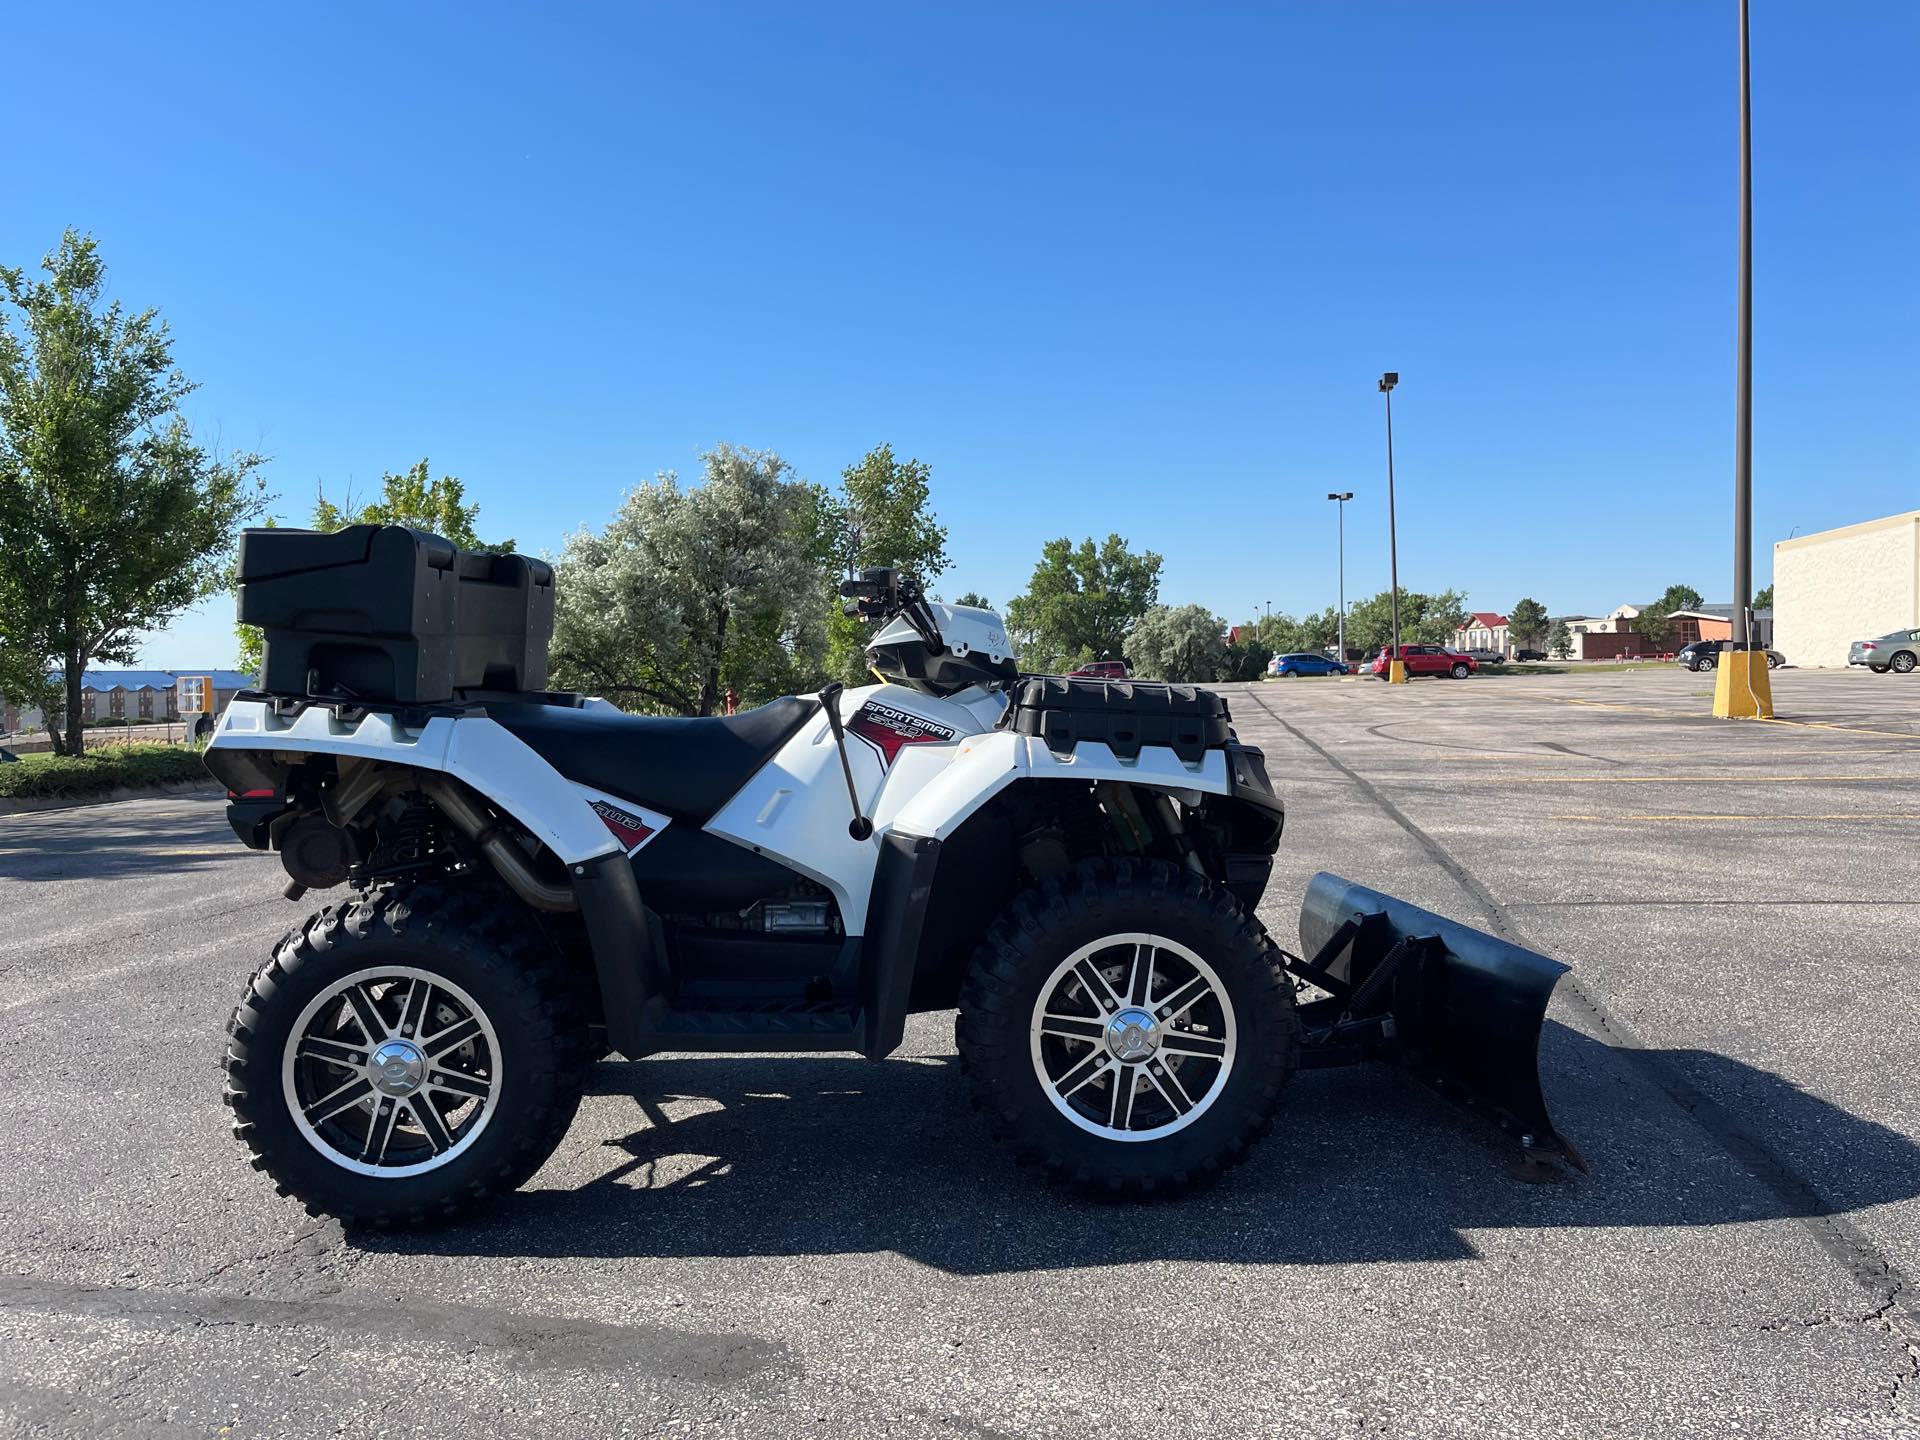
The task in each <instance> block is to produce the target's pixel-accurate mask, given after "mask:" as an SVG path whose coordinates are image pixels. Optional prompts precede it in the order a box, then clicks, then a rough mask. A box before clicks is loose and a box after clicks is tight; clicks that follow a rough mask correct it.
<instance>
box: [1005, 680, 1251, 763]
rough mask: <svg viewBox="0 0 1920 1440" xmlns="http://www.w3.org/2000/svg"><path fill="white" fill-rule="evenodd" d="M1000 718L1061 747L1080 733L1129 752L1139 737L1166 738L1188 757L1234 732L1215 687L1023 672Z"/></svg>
mask: <svg viewBox="0 0 1920 1440" xmlns="http://www.w3.org/2000/svg"><path fill="white" fill-rule="evenodd" d="M1000 723H1001V725H1003V726H1004V727H1006V728H1007V729H1009V730H1012V731H1013V732H1014V733H1015V734H1019V735H1031V736H1033V737H1035V738H1036V739H1039V740H1044V741H1046V744H1047V748H1048V749H1049V750H1052V751H1055V752H1057V753H1059V754H1066V753H1067V752H1068V751H1071V750H1072V749H1073V747H1074V746H1075V745H1076V744H1078V743H1079V742H1080V741H1082V740H1097V741H1099V742H1100V743H1101V744H1103V745H1106V746H1109V747H1110V748H1111V749H1112V750H1113V753H1114V754H1115V755H1117V756H1119V757H1120V758H1121V759H1122V760H1131V759H1133V758H1134V757H1135V756H1137V755H1139V753H1140V747H1141V746H1142V745H1165V746H1168V747H1169V748H1171V749H1172V751H1173V753H1174V754H1176V755H1178V756H1179V757H1180V758H1181V759H1182V760H1185V761H1187V762H1188V763H1190V764H1191V763H1192V762H1194V761H1197V760H1198V759H1200V757H1201V756H1203V755H1205V754H1206V753H1207V751H1209V750H1218V749H1219V748H1220V747H1221V746H1223V745H1225V744H1226V743H1227V741H1228V740H1229V739H1230V738H1231V737H1232V735H1233V728H1232V723H1231V717H1230V716H1229V715H1228V713H1227V702H1226V701H1225V700H1223V699H1221V698H1220V696H1218V695H1216V694H1214V693H1213V691H1211V690H1202V689H1200V688H1199V687H1198V686H1195V685H1166V684H1162V683H1160V682H1158V681H1149V680H1075V679H1071V678H1069V677H1067V676H1063V675H1027V676H1022V677H1021V680H1020V683H1019V684H1018V685H1017V686H1015V687H1014V692H1013V704H1012V705H1011V706H1009V707H1008V709H1007V713H1006V714H1005V715H1004V716H1002V717H1001V720H1000Z"/></svg>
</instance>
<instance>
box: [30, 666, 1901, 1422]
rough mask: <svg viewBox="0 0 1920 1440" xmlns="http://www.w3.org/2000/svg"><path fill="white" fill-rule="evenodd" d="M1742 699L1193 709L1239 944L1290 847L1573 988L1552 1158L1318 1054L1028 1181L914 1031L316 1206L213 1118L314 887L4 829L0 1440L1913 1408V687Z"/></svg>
mask: <svg viewBox="0 0 1920 1440" xmlns="http://www.w3.org/2000/svg"><path fill="white" fill-rule="evenodd" d="M1775 686H1776V697H1777V700H1778V702H1779V706H1780V712H1781V714H1782V716H1783V717H1785V718H1787V719H1790V720H1793V721H1794V722H1795V723H1793V724H1784V725H1778V726H1772V725H1768V726H1762V725H1751V724H1734V725H1728V724H1716V723H1715V722H1712V721H1711V720H1707V719H1704V718H1702V717H1703V716H1704V713H1705V709H1706V701H1705V694H1706V691H1707V690H1708V689H1709V687H1710V677H1694V676H1691V675H1687V674H1685V673H1684V672H1678V671H1675V672H1673V673H1664V672H1661V673H1638V674H1634V673H1629V674H1614V675H1594V676H1583V677H1581V676H1569V677H1539V678H1534V679H1499V680H1496V679H1491V678H1486V679H1476V680H1473V681H1467V682H1449V681H1435V682H1422V683H1416V684H1415V685H1412V686H1409V687H1407V689H1406V690H1405V691H1389V690H1388V689H1387V687H1385V686H1380V685H1376V684H1372V683H1368V682H1357V681H1356V682H1338V681H1301V682H1293V683H1289V682H1285V681H1282V682H1273V683H1268V684H1265V685H1262V686H1252V687H1223V688H1225V689H1227V690H1228V691H1229V693H1230V697H1231V701H1232V704H1233V707H1234V714H1235V720H1236V724H1237V726H1238V728H1239V730H1240V733H1241V735H1242V736H1243V737H1244V738H1247V739H1251V740H1254V741H1256V742H1257V743H1259V744H1261V745H1263V746H1264V747H1266V749H1267V752H1268V761H1269V768H1270V770H1271V772H1272V774H1273V776H1274V779H1275V783H1276V786H1277V787H1278V788H1280V789H1281V790H1282V792H1283V793H1284V794H1285V796H1286V799H1287V802H1288V808H1289V822H1288V831H1287V836H1286V840H1285V842H1284V844H1283V847H1282V851H1281V854H1280V857H1279V862H1278V864H1277V866H1276V869H1275V874H1274V878H1273V883H1272V886H1271V887H1270V890H1269V893H1268V901H1267V903H1266V904H1265V905H1264V906H1263V907H1262V915H1263V918H1264V919H1265V920H1266V922H1267V924H1268V925H1269V927H1270V928H1271V929H1272V931H1273V933H1274V935H1275V937H1276V939H1278V940H1279V941H1280V942H1281V943H1282V944H1285V945H1288V946H1292V945H1294V944H1295V942H1296V939H1297V936H1296V930H1295V907H1296V906H1297V904H1298V899H1299V896H1300V893H1301V891H1302V889H1303V888H1304V886H1305V883H1306V881H1307V879H1308V878H1309V877H1310V876H1311V874H1312V873H1313V872H1314V871H1315V870H1318V869H1329V870H1334V871H1336V872H1338V873H1341V874H1344V875H1348V876H1351V877H1353V878H1355V879H1359V880H1361V881H1363V882H1364V883H1367V884H1369V885H1373V886H1375V887H1376V888H1379V889H1384V890H1388V891H1391V892H1393V893H1395V894H1399V895H1402V896H1405V897H1406V898H1408V899H1410V900H1413V901H1415V902H1416V903H1419V904H1423V905H1426V906H1429V907H1430V908H1433V909H1436V910H1439V911H1442V912H1444V913H1446V914H1448V915H1450V916H1452V917H1454V918H1456V919H1459V920H1462V921H1464V922H1466V923H1469V924H1474V925H1478V926H1481V927H1483V928H1488V929H1492V930H1495V931H1498V932H1501V933H1505V934H1507V935H1509V936H1510V937H1511V938H1514V939H1516V940H1518V941H1520V942H1521V943H1525V944H1529V945H1532V946H1535V947H1536V948H1540V949H1543V950H1545V951H1547V952H1548V953H1550V954H1553V955H1555V956H1556V957H1557V958H1559V959H1562V960H1564V961H1566V962H1567V963H1568V964H1569V965H1571V966H1572V967H1573V969H1572V973H1571V975H1570V976H1569V977H1568V979H1567V980H1566V981H1563V982H1562V985H1561V987H1560V990H1559V992H1558V993H1557V995H1556V998H1555V1002H1554V1006H1553V1009H1552V1011H1551V1012H1550V1017H1549V1024H1548V1028H1547V1034H1546V1036H1545V1040H1544V1043H1543V1053H1542V1066H1543V1069H1544V1071H1545V1074H1546V1083H1547V1093H1548V1097H1549V1100H1550V1102H1551V1104H1552V1105H1553V1107H1554V1112H1555V1118H1556V1122H1557V1123H1558V1125H1559V1126H1560V1128H1561V1129H1562V1130H1563V1131H1565V1132H1566V1133H1567V1134H1568V1135H1570V1136H1571V1137H1572V1138H1574V1139H1575V1140H1576V1141H1577V1143H1578V1144H1579V1145H1580V1147H1581V1149H1582V1150H1583V1151H1584V1153H1585V1154H1586V1156H1587V1158H1588V1160H1589V1162H1590V1164H1591V1165H1592V1173H1591V1174H1589V1175H1587V1176H1584V1177H1578V1178H1575V1179H1571V1180H1567V1181H1564V1182H1563V1183H1558V1184H1550V1185H1526V1184H1521V1183H1518V1182H1517V1181H1516V1180H1515V1179H1513V1178H1511V1177H1510V1176H1509V1174H1508V1173H1507V1167H1506V1162H1507V1160H1508V1158H1509V1157H1508V1152H1507V1150H1506V1149H1505V1148H1504V1146H1503V1143H1502V1142H1501V1141H1500V1139H1499V1137H1498V1136H1497V1135H1495V1134H1493V1133H1492V1132H1490V1131H1486V1130H1484V1129H1482V1128H1480V1127H1479V1126H1477V1125H1476V1124H1475V1123H1473V1122H1471V1121H1469V1120H1466V1119H1463V1118H1462V1117H1460V1116H1459V1115H1457V1114H1456V1113H1455V1112H1453V1111H1452V1110H1450V1109H1449V1108H1448V1107H1446V1106H1445V1105H1443V1104H1441V1103H1440V1102H1439V1101H1437V1100H1435V1099H1433V1098H1432V1097H1430V1096H1429V1095H1428V1094H1427V1093H1426V1092H1424V1091H1422V1090H1420V1089H1419V1088H1418V1087H1416V1086H1414V1085H1413V1084H1412V1083H1411V1082H1410V1081H1408V1080H1407V1079H1406V1078H1405V1077H1403V1076H1401V1075H1398V1074H1396V1073H1392V1072H1386V1071H1377V1070H1362V1071H1348V1072H1339V1071H1335V1072H1314V1073H1308V1074H1304V1075H1302V1076H1301V1077H1300V1079H1299V1081H1298V1082H1297V1084H1296V1086H1295V1089H1294V1092H1293V1095H1292V1097H1291V1101H1290V1103H1289V1105H1288V1106H1287V1108H1286V1109H1285V1110H1284V1111H1283V1112H1282V1114H1281V1116H1280V1117H1279V1119H1278V1121H1277V1122H1276V1124H1275V1127H1274V1130H1273V1132H1272V1134H1271V1135H1269V1137H1268V1138H1267V1139H1266V1141H1265V1142H1264V1143H1263V1144H1262V1146H1261V1147H1260V1148H1259V1150H1258V1151H1257V1152H1256V1154H1255V1156H1254V1158H1253V1159H1252V1160H1251V1161H1250V1162H1249V1163H1248V1164H1247V1165H1245V1166H1243V1167H1242V1168H1241V1169H1239V1170H1237V1171H1235V1172H1234V1173H1233V1174H1232V1175H1231V1176H1229V1177H1228V1178H1227V1180H1226V1181H1225V1182H1224V1183H1222V1184H1221V1185H1220V1186H1218V1187H1217V1188H1215V1189H1213V1190H1211V1191H1209V1192H1207V1193H1205V1194H1203V1195H1200V1196H1197V1197H1193V1198H1191V1199H1188V1200H1183V1201H1178V1202H1174V1203H1171V1204H1166V1205H1160V1206H1149V1207H1116V1206H1109V1205H1099V1204H1091V1203H1086V1202H1082V1201H1078V1200H1074V1199H1070V1198H1067V1197H1065V1196H1062V1195H1060V1194H1058V1193H1056V1192H1054V1191H1051V1190H1049V1189H1047V1188H1046V1187H1044V1186H1042V1185H1040V1184H1039V1183H1038V1182H1036V1181H1034V1180H1033V1179H1031V1178H1029V1177H1028V1176H1027V1175H1025V1174H1024V1173H1022V1172H1019V1171H1017V1170H1015V1169H1014V1168H1013V1167H1012V1166H1011V1165H1010V1164H1009V1163H1008V1162H1007V1160H1006V1158H1005V1157H1004V1156H1003V1155H1002V1154H1000V1153H999V1152H998V1151H997V1150H996V1149H994V1148H993V1147H992V1145H991V1143H990V1142H989V1141H988V1140H987V1138H986V1136H985V1135H984V1133H983V1131H982V1130H981V1128H980V1126H979V1125H978V1124H977V1122H976V1121H975V1120H974V1119H973V1117H972V1116H971V1115H970V1114H969V1113H968V1112H967V1110H966V1108H965V1105H964V1102H963V1099H962V1097H961V1093H960V1087H959V1083H958V1076H957V1074H956V1072H955V1069H954V1066H953V1064H952V1043H951V1039H952V1017H951V1015H932V1016H922V1017H917V1018H916V1019H915V1020H914V1021H913V1022H912V1023H911V1025H910V1027H909V1030H908V1035H907V1043H906V1046H905V1047H904V1049H903V1050H902V1052H901V1053H900V1054H899V1055H898V1056H896V1057H895V1058H893V1059H891V1060H889V1061H887V1062H885V1063H883V1064H879V1065H875V1064H872V1063H869V1062H866V1061H861V1060H856V1059H851V1058H843V1057H834V1056H826V1057H787V1056H767V1057H754V1056H742V1057H730V1056H718V1057H714V1056H669V1057H660V1058H656V1059H651V1060H648V1061H644V1062H641V1063H639V1064H625V1063H613V1064H606V1065H603V1066H600V1067H599V1068H598V1070H597V1071H596V1073H595V1076H594V1079H593V1082H592V1085H591V1087H590V1093H589V1096H588V1098H587V1100H586V1102H585V1104H584V1105H583V1107H582V1111H581V1115H580V1118H579V1120H578V1122H577V1123H576V1125H575V1126H574V1129H573V1131H572V1133H571V1134H570V1135H569V1137H568V1139H567V1141H566V1142H565V1144H564V1145H563V1146H562V1148H561V1149H560V1151H559V1152H558V1153H557V1154H556V1155H555V1157H554V1159H553V1160H552V1162H550V1163H549V1164H548V1165H547V1167H546V1168H545V1169H544V1170H543V1171H542V1172H541V1173H540V1175H539V1176H537V1177H536V1179H535V1180H534V1182H533V1183H532V1184H531V1185H530V1186H529V1187H528V1188H527V1189H526V1190H525V1191H524V1192H522V1193H520V1194H518V1195H515V1196H512V1197H508V1198H507V1199H506V1200H505V1201H503V1202H502V1203H501V1204H500V1205H498V1206H496V1207H495V1208H494V1209H492V1210H490V1211H488V1212H487V1213H485V1214H483V1215H481V1216H478V1217H476V1218H475V1219H473V1220H471V1221H468V1222H466V1223H464V1224H462V1225H459V1226H456V1227H453V1228H449V1229H445V1230H440V1231H433V1232H428V1233H424V1234H419V1235H392V1236H348V1235H345V1234H343V1233H342V1232H341V1230H340V1228H339V1226H337V1225H336V1224H334V1223H333V1222H331V1221H316V1220H314V1219H313V1218H311V1217H309V1216H307V1215H306V1214H304V1212H302V1211H300V1210H299V1209H298V1208H297V1207H296V1206H294V1205H293V1204H291V1203H290V1202H287V1201H283V1200H280V1199H277V1198H276V1197H275V1196H274V1195H273V1193H272V1190H271V1188H270V1186H268V1185H267V1183H266V1182H265V1181H264V1180H263V1179H262V1177H260V1176H258V1175H256V1174H255V1173H253V1172H252V1171H251V1170H249V1169H248V1168H247V1165H246V1163H245V1159H244V1155H243V1152H242V1150H241V1149H240V1147H239V1146H238V1145H237V1144H236V1143H235V1142H233V1141H232V1139H231V1138H230V1137H229V1136H228V1134H227V1131H226V1123H225V1116H224V1113H223V1111H222V1109H221V1107H220V1105H219V1098H218V1097H219V1088H220V1076H219V1071H218V1067H217V1063H216V1062H217V1057H218V1053H219V1048H220V1040H221V1026H222V1025H223V1023H224V1021H225V1019H226V1016H227V1013H228V1011H229V1010H230V1008H231V1006H232V1004H233V1002H234V1000H235V998H236V997H237V996H238V993H239V991H240V988H241V986H242V985H243V983H244V981H245V979H246V976H247V974H248V972H249V971H250V970H251V969H252V967H253V966H254V965H255V964H256V963H257V961H258V959H259V958H260V956H261V955H262V954H263V953H264V952H265V951H266V949H267V948H268V947H269V946H270V945H271V944H272V942H273V941H274V940H275V939H276V938H277V937H278V936H279V934H280V933H282V932H283V931H284V930H285V929H286V928H288V927H289V926H290V925H292V924H293V923H294V922H295V920H296V919H297V918H298V917H299V915H300V914H302V913H304V911H305V910H306V908H307V907H308V905H309V904H311V903H313V902H312V901H311V900H310V901H308V902H303V903H302V905H300V906H298V907H296V906H292V905H288V904H287V903H285V902H284V901H283V900H282V899H281V898H280V896H279V890H280V887H281V885H282V884H283V883H284V877H282V876H281V874H280V872H279V869H278V867H277V866H276V865H275V864H274V863H273V862H272V861H271V860H270V859H267V858H264V857H260V856H256V855H252V854H250V853H248V852H246V851H244V850H242V849H241V848H240V847H239V846H238V845H237V843H235V842H233V841H232V840H231V838H230V837H229V836H228V834H227V832H226V829H225V825H224V822H223V820H222V818H221V814H220V805H219V802H218V801H217V800H214V799H211V798H204V797H177V798H168V799H157V800H141V801H131V802H123V803H119V804H114V805H108V806H98V807H90V808H86V809H76V810H70V811H59V812H46V813H42V814H36V815H21V816H13V817H5V818H0V1436H12V1435H22V1436H39V1435H61V1436H64V1435H88V1436H93V1435H127V1436H136V1435H137V1436H150V1435H160V1436H176V1435H177V1436H189V1435H191V1436H206V1435H215V1434H218V1435H230V1436H256V1435H287V1436H314V1435H333V1434H337V1435H348V1436H358V1435H376V1434H377V1435H421V1436H437V1435H451V1434H462V1435H469V1434H474V1433H479V1434H490V1435H497V1436H501V1437H513V1436H521V1435H526V1436H535V1435H538V1436H541V1437H543V1440H544V1437H547V1436H550V1435H551V1434H552V1433H554V1431H555V1430H556V1429H562V1430H567V1431H571V1432H573V1433H579V1434H587V1435H657V1434H672V1435H681V1434H685V1435H753V1436H786V1435H815V1434H819V1435H838V1434H850V1433H858V1434H862V1435H902V1436H905V1435H930V1436H940V1435H964V1436H975V1437H977V1436H983V1435H989V1436H990V1435H1022V1436H1027V1435H1058V1436H1081V1435H1086V1434H1088V1433H1096V1432H1103V1431H1113V1432H1116V1433H1149V1432H1150V1433H1153V1434H1156V1435H1169V1436H1183V1435H1193V1436H1202V1435H1204V1436H1221V1435H1256V1434H1257V1435H1266V1434H1276V1433H1284V1434H1287V1435H1290V1436H1323V1435H1324V1436H1349V1435H1373V1436H1406V1437H1427V1436H1435V1437H1441V1436H1447V1437H1451V1436H1461V1437H1465V1436H1475V1437H1487V1436H1514V1437H1522V1436H1524V1437H1546V1436H1600V1435H1622V1434H1660V1435H1689V1434H1697V1435H1712V1436H1723V1435H1730V1434H1736V1433H1737V1434H1741V1435H1751V1436H1769V1437H1771V1436H1781V1437H1785V1436H1821V1437H1828V1436H1835V1435H1861V1436H1920V1412H1917V1411H1916V1406H1917V1405H1920V1378H1917V1377H1920V1348H1916V1343H1917V1342H1920V1318H1916V1315H1915V1313H1914V1310H1915V1301H1914V1292H1913V1290H1912V1289H1911V1286H1910V1283H1909V1279H1908V1277H1911V1276H1913V1275H1914V1274H1916V1273H1920V1270H1917V1267H1920V1145H1916V1139H1920V1100H1917V1099H1916V1087H1915V1085H1914V1083H1913V1081H1914V1075H1913V1071H1914V1064H1913V1060H1912V1036H1913V1031H1914V1020H1915V1012H1916V1008H1917V1007H1920V1002H1917V1001H1916V999H1915V992H1914V987H1913V984H1912V975H1913V973H1914V962H1915V958H1916V951H1920V929H1917V928H1916V925H1915V921H1916V918H1920V883H1916V882H1920V846H1917V845H1916V844H1915V840H1916V838H1920V800H1913V799H1909V798H1907V797H1908V796H1910V795H1912V794H1913V793H1914V789H1915V787H1914V781H1915V779H1917V778H1920V723H1916V721H1915V720H1914V719H1913V718H1912V717H1913V716H1914V715H1915V714H1916V713H1920V706H1916V704H1915V702H1916V700H1920V688H1916V687H1917V686H1920V681H1910V682H1906V683H1904V684H1903V683H1901V682H1899V681H1897V680H1895V679H1894V678H1893V677H1870V676H1867V675H1864V674H1861V675H1854V674H1823V673H1819V672H1807V673H1801V672H1795V671H1783V672H1779V673H1778V674H1777V675H1776V677H1775ZM1789 777H1791V778H1789ZM1856 777H1868V778H1856ZM1706 817H1713V818H1706Z"/></svg>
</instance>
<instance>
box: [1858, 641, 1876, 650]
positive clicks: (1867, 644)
mask: <svg viewBox="0 0 1920 1440" xmlns="http://www.w3.org/2000/svg"><path fill="white" fill-rule="evenodd" d="M1860 648H1861V649H1862V650H1878V649H1879V648H1880V647H1879V646H1878V645H1875V644H1874V643H1873V642H1872V641H1871V640H1862V641H1861V642H1860Z"/></svg>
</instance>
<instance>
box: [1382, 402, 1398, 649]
mask: <svg viewBox="0 0 1920 1440" xmlns="http://www.w3.org/2000/svg"><path fill="white" fill-rule="evenodd" d="M1399 383H1400V375H1399V372H1398V371H1393V370H1389V371H1388V372H1387V373H1386V374H1385V375H1382V376H1381V377H1380V393H1381V394H1383V395H1385V396H1386V397H1387V557H1388V563H1389V567H1390V568H1389V575H1388V578H1389V580H1390V581H1391V583H1392V585H1393V602H1392V604H1393V658H1394V659H1395V660H1398V659H1400V658H1401V655H1400V531H1399V527H1398V525H1397V523H1396V522H1395V518H1394V507H1393V387H1394V386H1395V385H1398V384H1399Z"/></svg>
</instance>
